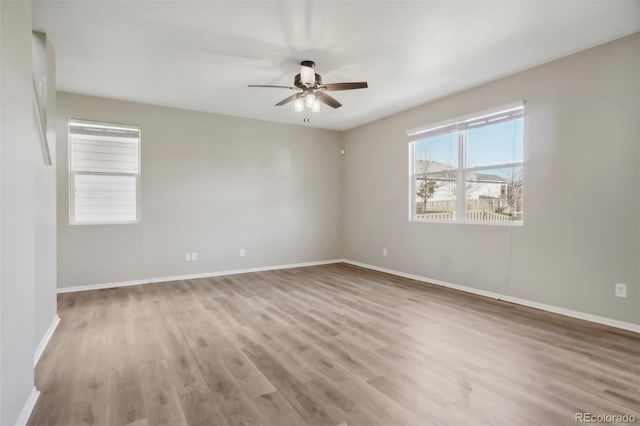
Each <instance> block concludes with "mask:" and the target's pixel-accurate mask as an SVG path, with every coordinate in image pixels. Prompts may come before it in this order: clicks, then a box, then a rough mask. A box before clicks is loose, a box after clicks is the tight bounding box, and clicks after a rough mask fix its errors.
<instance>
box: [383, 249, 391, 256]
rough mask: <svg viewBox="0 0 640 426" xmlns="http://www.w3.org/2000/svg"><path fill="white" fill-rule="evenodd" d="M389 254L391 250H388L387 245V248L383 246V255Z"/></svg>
mask: <svg viewBox="0 0 640 426" xmlns="http://www.w3.org/2000/svg"><path fill="white" fill-rule="evenodd" d="M388 254H389V251H388V250H387V248H386V247H385V248H383V249H382V255H383V256H386V255H388Z"/></svg>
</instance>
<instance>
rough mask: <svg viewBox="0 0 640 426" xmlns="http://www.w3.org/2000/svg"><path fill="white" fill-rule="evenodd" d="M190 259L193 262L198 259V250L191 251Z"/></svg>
mask: <svg viewBox="0 0 640 426" xmlns="http://www.w3.org/2000/svg"><path fill="white" fill-rule="evenodd" d="M191 260H192V261H193V262H195V261H196V260H198V252H197V251H194V252H193V253H191Z"/></svg>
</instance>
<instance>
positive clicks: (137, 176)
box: [67, 118, 142, 226]
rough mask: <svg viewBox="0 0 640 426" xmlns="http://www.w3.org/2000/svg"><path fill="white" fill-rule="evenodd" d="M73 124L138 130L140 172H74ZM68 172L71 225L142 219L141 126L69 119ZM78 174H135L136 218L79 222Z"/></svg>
mask: <svg viewBox="0 0 640 426" xmlns="http://www.w3.org/2000/svg"><path fill="white" fill-rule="evenodd" d="M72 124H80V125H82V124H84V125H87V126H89V127H103V128H109V129H121V130H136V131H137V132H138V173H135V174H134V173H116V172H87V171H81V172H74V171H73V170H72V160H73V159H72V153H71V151H72V144H71V126H72ZM67 172H68V184H69V185H68V187H69V197H68V199H69V225H71V226H95V225H134V224H137V223H140V222H141V220H142V214H141V210H142V209H141V207H142V206H141V202H140V201H141V198H142V196H141V193H142V129H141V128H140V126H136V125H133V124H123V123H109V122H105V121H90V120H84V119H76V118H70V119H69V120H67ZM77 175H85V176H133V177H134V178H135V181H136V185H135V186H136V218H135V220H117V221H94V222H77V221H76V220H75V219H76V214H75V200H76V197H75V177H76V176H77Z"/></svg>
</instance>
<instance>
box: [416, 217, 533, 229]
mask: <svg viewBox="0 0 640 426" xmlns="http://www.w3.org/2000/svg"><path fill="white" fill-rule="evenodd" d="M409 222H410V223H431V224H433V223H435V224H443V225H489V226H507V227H509V226H515V227H522V226H524V222H523V221H521V220H520V221H513V222H474V221H470V220H464V221H458V220H416V219H409Z"/></svg>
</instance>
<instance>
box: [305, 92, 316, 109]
mask: <svg viewBox="0 0 640 426" xmlns="http://www.w3.org/2000/svg"><path fill="white" fill-rule="evenodd" d="M315 102H316V95H314V94H313V93H309V94H308V95H307V96H305V97H304V103H305V105H306V106H307V108H313V104H314V103H315Z"/></svg>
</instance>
